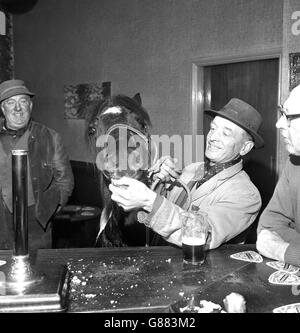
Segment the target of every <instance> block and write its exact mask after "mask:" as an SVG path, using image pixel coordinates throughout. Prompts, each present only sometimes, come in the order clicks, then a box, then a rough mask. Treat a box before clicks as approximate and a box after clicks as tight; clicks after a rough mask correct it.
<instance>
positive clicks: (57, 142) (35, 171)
mask: <svg viewBox="0 0 300 333" xmlns="http://www.w3.org/2000/svg"><path fill="white" fill-rule="evenodd" d="M34 95H35V94H34V93H32V92H30V91H29V89H28V88H27V87H26V86H25V83H24V81H22V80H7V81H4V82H2V83H1V84H0V103H1V110H2V113H3V115H4V118H3V117H2V118H1V119H0V185H1V191H0V194H1V200H0V249H12V248H13V245H14V227H13V207H12V200H13V199H12V168H11V163H12V161H11V154H12V153H11V151H12V150H18V149H22V150H27V151H28V194H27V197H28V246H29V249H30V250H32V249H38V248H50V247H51V246H52V239H51V225H49V221H50V219H51V216H52V215H53V214H54V213H55V212H56V211H58V210H59V209H60V207H62V206H64V205H65V204H66V202H67V200H68V197H69V196H70V195H71V193H72V190H73V186H74V178H73V173H72V169H71V165H70V161H69V158H68V156H67V154H66V152H65V149H64V147H63V144H62V141H61V137H60V135H59V134H58V133H57V132H56V131H54V130H53V129H51V128H48V127H46V126H45V125H43V124H40V123H38V122H35V121H33V120H32V119H31V111H32V106H33V103H32V98H33V97H34Z"/></svg>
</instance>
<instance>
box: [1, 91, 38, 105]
mask: <svg viewBox="0 0 300 333" xmlns="http://www.w3.org/2000/svg"><path fill="white" fill-rule="evenodd" d="M17 95H28V96H30V98H32V97H34V96H35V94H34V93H32V92H30V91H28V90H25V91H24V90H19V91H10V92H8V93H6V94H3V96H1V97H0V103H1V102H3V101H5V100H6V99H8V98H10V97H12V96H17Z"/></svg>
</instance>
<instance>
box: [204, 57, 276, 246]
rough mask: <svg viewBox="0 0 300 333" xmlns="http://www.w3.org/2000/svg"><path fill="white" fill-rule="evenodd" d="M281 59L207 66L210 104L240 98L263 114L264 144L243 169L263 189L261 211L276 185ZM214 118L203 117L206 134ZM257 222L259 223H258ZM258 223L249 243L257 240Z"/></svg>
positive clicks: (261, 131) (206, 74) (217, 107)
mask: <svg viewBox="0 0 300 333" xmlns="http://www.w3.org/2000/svg"><path fill="white" fill-rule="evenodd" d="M278 81H279V59H278V58H276V59H264V60H256V61H247V62H238V63H229V64H222V65H215V66H208V67H205V68H204V87H205V90H206V91H205V93H206V95H207V94H208V96H209V95H210V96H211V97H210V98H211V100H210V104H211V105H210V107H211V108H212V109H214V110H219V109H221V108H222V107H223V106H224V105H225V104H226V103H227V102H228V101H229V100H230V99H231V98H233V97H237V98H240V99H242V100H244V101H245V102H247V103H249V104H250V105H252V106H253V107H255V108H256V109H257V110H258V111H259V112H260V114H261V115H262V117H263V124H262V126H261V129H260V134H261V136H262V137H263V138H264V141H265V146H264V147H263V148H261V149H257V150H256V149H254V150H252V151H251V152H250V153H249V154H248V155H247V156H245V158H244V169H245V171H246V172H247V173H248V175H249V176H250V178H251V180H252V181H253V183H254V184H255V185H256V187H257V188H258V190H259V191H260V194H261V197H262V210H263V209H264V208H265V206H266V205H267V203H268V202H269V200H270V198H271V196H272V194H273V191H274V188H275V184H276V180H277V177H276V142H277V138H276V135H277V134H276V133H277V132H276V128H275V123H276V121H277V104H278ZM211 119H212V118H211V117H210V116H208V115H206V116H204V134H205V137H206V134H207V133H208V130H209V123H210V121H211ZM256 224H257V223H256ZM256 224H255V225H253V227H252V228H253V232H251V233H250V234H249V242H254V241H255V240H256V233H255V229H256Z"/></svg>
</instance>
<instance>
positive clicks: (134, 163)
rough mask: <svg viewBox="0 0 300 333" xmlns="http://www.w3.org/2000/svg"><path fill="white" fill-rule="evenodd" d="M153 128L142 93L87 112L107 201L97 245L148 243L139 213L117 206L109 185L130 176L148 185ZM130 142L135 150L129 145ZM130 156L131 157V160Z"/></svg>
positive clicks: (100, 104)
mask: <svg viewBox="0 0 300 333" xmlns="http://www.w3.org/2000/svg"><path fill="white" fill-rule="evenodd" d="M151 127H152V125H151V121H150V117H149V114H148V112H147V110H146V109H145V108H144V107H143V106H142V102H141V97H140V94H136V95H135V96H134V97H132V98H131V97H128V96H125V95H121V94H119V95H114V96H110V97H106V98H105V99H103V100H101V101H98V102H96V103H94V104H93V105H92V106H90V107H89V109H88V110H87V112H86V135H85V136H86V140H87V142H88V145H89V147H90V148H92V151H93V152H94V153H95V161H96V166H97V169H98V170H99V173H100V175H99V179H100V184H99V185H100V189H101V195H102V198H103V202H104V208H103V210H102V213H101V218H100V227H99V233H98V236H97V239H96V244H95V245H96V246H99V247H121V246H128V245H145V243H146V242H147V240H146V238H145V237H146V235H145V233H146V230H145V227H144V226H143V225H141V224H140V223H138V222H137V221H136V212H135V211H132V212H124V211H123V209H122V208H121V207H119V206H118V205H116V203H115V202H113V201H112V200H111V198H110V191H109V190H108V185H109V183H110V181H111V179H112V178H120V177H122V176H128V177H132V178H135V179H137V180H140V181H142V182H143V183H144V184H146V185H147V186H149V178H148V173H147V169H148V168H149V165H150V164H151V158H152V157H151V156H150V154H151V151H152V149H151V148H149V147H150V136H151V135H150V129H151ZM130 140H131V143H132V142H134V143H136V147H134V145H131V146H130V147H129V146H128V145H127V143H128V142H129V141H130ZM124 144H125V145H124ZM128 156H131V157H132V158H131V160H130V161H129V160H128ZM152 160H153V159H152ZM121 164H123V165H122V166H121ZM147 234H148V233H147ZM132 235H135V236H136V235H140V238H141V239H139V238H132Z"/></svg>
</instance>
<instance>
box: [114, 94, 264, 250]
mask: <svg viewBox="0 0 300 333" xmlns="http://www.w3.org/2000/svg"><path fill="white" fill-rule="evenodd" d="M206 112H207V113H210V114H212V115H214V116H215V117H214V119H213V120H212V122H211V124H210V131H209V133H208V135H207V140H206V151H205V157H206V161H205V163H203V162H202V163H200V162H198V163H193V164H190V165H189V166H187V167H186V168H185V169H184V170H183V171H182V174H181V175H180V178H179V179H180V180H181V181H183V182H184V183H186V184H187V185H188V187H189V188H190V189H191V206H190V207H193V208H194V207H196V208H198V209H200V211H204V212H206V213H207V221H206V222H205V223H206V225H205V227H207V228H208V230H210V239H209V244H208V246H209V248H210V249H213V248H216V247H218V246H220V245H221V244H222V243H225V242H228V241H230V240H233V238H235V240H237V239H238V237H239V235H241V233H242V232H243V231H244V230H246V229H247V228H248V227H249V226H250V225H251V224H252V223H253V222H254V221H255V219H256V216H257V215H258V213H259V211H260V208H261V197H260V194H259V191H258V190H257V188H256V187H255V186H254V184H253V183H252V182H251V180H250V178H249V176H248V175H247V174H246V172H245V171H244V170H243V162H242V157H243V156H245V155H246V154H247V153H249V151H250V150H251V149H252V148H253V147H254V146H255V147H256V148H259V147H261V146H263V144H264V142H263V139H262V138H261V136H260V135H259V134H258V130H259V127H260V125H261V122H262V118H261V115H260V114H259V112H258V111H257V110H256V109H254V108H253V107H252V106H251V105H249V104H248V103H246V102H244V101H242V100H240V99H237V98H233V99H231V100H230V101H229V102H228V103H227V104H226V105H225V106H224V107H223V108H222V109H221V110H219V111H215V110H206ZM152 170H154V173H156V176H157V178H160V179H164V178H167V174H169V176H170V177H171V178H176V177H177V175H176V171H175V169H174V166H172V163H171V162H170V160H168V159H164V158H163V159H161V160H160V161H159V162H158V167H154V168H152ZM120 185H125V186H120ZM109 188H110V190H111V191H112V196H111V198H112V200H114V201H116V202H117V204H118V205H120V206H121V207H123V208H124V210H130V209H132V208H139V209H140V211H139V212H138V220H139V222H141V223H144V224H145V225H146V226H148V227H150V228H151V229H152V230H154V231H155V232H156V233H158V234H159V235H161V236H162V237H163V239H165V240H166V241H167V242H171V243H173V244H176V245H178V246H181V245H182V241H181V228H182V221H181V216H180V213H181V212H182V211H183V210H187V208H184V207H185V202H186V200H187V196H186V192H185V191H184V190H183V188H182V187H179V186H178V187H177V186H174V187H173V189H172V190H171V191H170V192H169V193H168V195H167V197H164V196H161V195H159V194H157V193H155V192H153V191H151V190H150V189H149V188H147V187H146V186H145V185H144V184H142V183H140V182H138V181H137V180H134V179H130V178H125V177H123V178H121V179H118V180H112V184H110V187H109ZM188 209H191V208H188Z"/></svg>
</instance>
